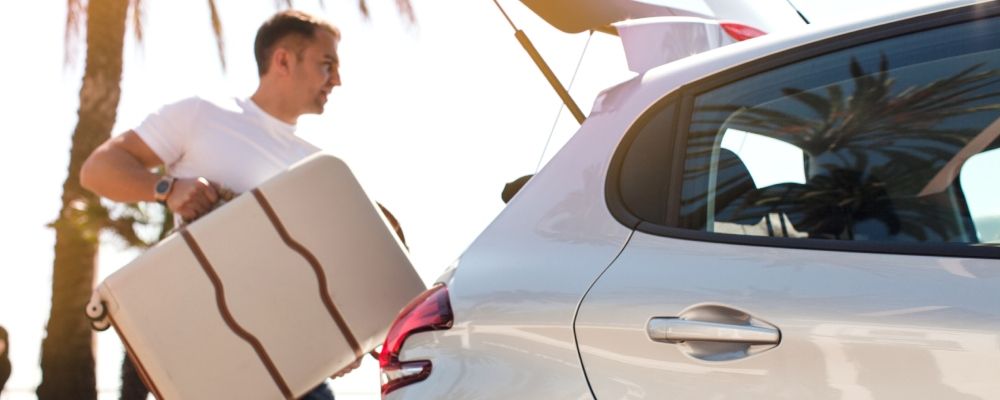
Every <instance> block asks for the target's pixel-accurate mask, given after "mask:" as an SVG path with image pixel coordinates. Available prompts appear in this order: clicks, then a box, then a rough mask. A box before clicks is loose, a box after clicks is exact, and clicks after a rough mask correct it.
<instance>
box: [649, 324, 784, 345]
mask: <svg viewBox="0 0 1000 400" xmlns="http://www.w3.org/2000/svg"><path fill="white" fill-rule="evenodd" d="M646 333H648V334H649V338H650V339H653V340H655V341H659V342H689V341H698V342H723V343H744V344H752V345H757V344H777V343H778V342H779V341H781V333H780V332H779V331H778V330H777V329H775V328H768V327H762V326H753V325H734V324H727V323H719V322H704V321H694V320H687V319H681V318H676V317H658V318H653V319H650V320H649V324H648V325H647V326H646Z"/></svg>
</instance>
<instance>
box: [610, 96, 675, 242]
mask: <svg viewBox="0 0 1000 400" xmlns="http://www.w3.org/2000/svg"><path fill="white" fill-rule="evenodd" d="M676 114H677V104H676V103H675V102H673V101H668V102H666V103H661V105H659V106H657V107H654V108H653V111H652V112H651V113H649V114H647V119H646V120H645V121H639V124H638V125H639V126H640V127H639V128H638V129H639V132H638V133H637V134H636V136H635V141H634V142H632V143H631V145H630V146H629V148H628V153H627V154H626V156H625V158H624V159H623V161H622V167H621V177H620V180H619V185H620V188H621V196H622V202H623V203H624V204H625V207H627V208H628V209H629V211H630V212H632V214H634V215H635V216H637V217H639V218H640V219H642V220H645V221H649V222H653V223H658V224H662V223H665V222H666V216H667V197H668V195H669V192H668V190H669V183H670V182H669V180H670V173H669V171H670V163H671V157H670V154H671V153H672V151H673V148H674V146H673V143H674V141H675V140H676V139H677V136H676V135H675V131H676V126H677V125H676V122H675V121H676Z"/></svg>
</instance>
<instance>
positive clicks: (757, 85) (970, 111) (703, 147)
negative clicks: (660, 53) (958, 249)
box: [637, 18, 1000, 244]
mask: <svg viewBox="0 0 1000 400" xmlns="http://www.w3.org/2000/svg"><path fill="white" fill-rule="evenodd" d="M692 110H693V111H692V113H691V116H690V117H691V119H690V121H691V123H690V126H689V127H688V129H687V131H688V134H687V137H686V144H685V145H684V147H683V149H681V151H680V152H679V153H680V154H683V157H684V170H683V177H682V179H681V182H680V205H679V207H680V209H679V215H678V220H677V225H678V226H679V227H681V228H686V229H691V230H698V231H705V232H715V233H725V234H735V235H750V236H768V237H785V238H800V239H827V240H847V241H893V242H947V243H961V244H1000V206H998V204H1000V198H998V195H1000V189H998V188H1000V184H997V182H998V178H997V175H998V174H1000V152H998V151H994V149H996V148H998V147H1000V20H998V19H997V18H991V19H986V20H979V21H974V22H968V23H964V24H960V25H954V26H949V27H945V28H938V29H934V30H930V31H924V32H920V33H916V34H909V35H905V36H900V37H895V38H891V39H887V40H883V41H879V42H875V43H869V44H866V45H863V46H858V47H855V48H851V49H847V50H842V51H838V52H835V53H830V54H826V55H823V56H820V57H816V58H812V59H809V60H806V61H802V62H798V63H795V64H791V65H787V66H784V67H781V68H779V69H775V70H771V71H768V72H765V73H762V74H758V75H754V76H751V77H749V78H745V79H742V80H739V81H736V82H733V83H730V84H727V85H725V86H722V87H718V88H716V89H713V90H710V91H707V92H704V93H702V94H700V95H697V96H694V99H693V108H692ZM640 140H642V139H641V138H639V139H637V141H640ZM675 154H676V153H675Z"/></svg>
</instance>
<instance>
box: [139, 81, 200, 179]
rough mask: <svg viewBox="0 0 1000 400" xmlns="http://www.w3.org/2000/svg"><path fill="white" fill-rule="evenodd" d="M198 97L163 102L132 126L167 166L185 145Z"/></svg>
mask: <svg viewBox="0 0 1000 400" xmlns="http://www.w3.org/2000/svg"><path fill="white" fill-rule="evenodd" d="M201 102H202V100H201V99H200V98H197V97H193V98H189V99H185V100H181V101H179V102H176V103H172V104H167V105H165V106H163V107H162V108H160V109H159V110H158V111H156V112H154V113H152V114H150V115H149V116H148V117H146V119H145V120H143V121H142V123H141V124H139V126H138V127H136V128H135V129H133V130H134V131H135V133H136V134H138V135H139V138H141V139H142V141H143V142H145V143H146V145H147V146H149V148H150V150H153V153H156V155H157V156H158V157H160V160H161V161H163V163H164V164H165V165H167V166H170V165H173V164H174V163H176V162H177V161H178V160H180V159H181V157H183V156H184V152H185V151H186V149H187V148H188V147H189V145H190V143H191V139H192V137H191V136H192V129H191V128H192V127H193V126H194V121H195V118H196V116H197V113H198V108H199V106H200V105H201Z"/></svg>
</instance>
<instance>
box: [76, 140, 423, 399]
mask: <svg viewBox="0 0 1000 400" xmlns="http://www.w3.org/2000/svg"><path fill="white" fill-rule="evenodd" d="M423 290H424V285H423V283H422V282H421V280H420V278H419V277H418V276H417V274H416V272H415V271H414V269H413V267H412V265H411V264H410V262H409V260H408V259H407V256H406V254H405V252H404V250H403V248H402V246H401V244H400V242H399V241H398V240H397V238H396V237H395V236H394V235H393V234H392V233H391V232H390V228H389V227H388V225H387V223H386V221H385V220H384V219H383V217H382V216H381V215H380V214H379V212H378V211H376V206H375V204H374V203H373V202H372V201H371V200H370V199H369V198H368V197H367V196H366V195H365V193H364V191H363V190H362V189H361V186H360V185H359V184H358V182H357V181H356V180H355V179H354V177H353V175H352V174H351V172H350V170H349V169H348V168H347V165H345V164H344V163H343V162H342V161H340V160H339V159H337V158H335V157H332V156H329V155H324V154H317V155H314V156H312V157H310V158H308V159H306V160H304V161H302V162H300V163H298V164H296V165H295V166H293V167H292V168H290V169H289V170H288V171H286V172H284V173H282V174H280V175H278V176H276V177H275V178H273V179H271V180H269V181H267V182H266V183H264V184H263V185H261V186H260V187H259V188H257V189H254V190H253V191H252V192H250V193H245V194H243V195H241V196H239V197H237V198H235V199H233V200H232V201H231V202H229V203H228V204H226V205H225V206H223V207H221V208H219V209H217V210H215V211H213V212H212V213H210V214H208V215H206V216H204V217H202V218H201V219H199V220H198V221H197V222H195V223H193V224H190V225H188V226H186V227H184V228H182V229H180V230H179V231H178V232H175V233H174V234H172V235H170V236H169V237H167V238H166V239H165V240H163V241H162V242H160V243H159V244H157V245H156V246H154V247H152V248H150V249H149V250H148V251H146V252H145V253H144V254H143V255H142V256H140V257H138V258H137V259H136V260H135V261H133V262H131V263H130V264H128V265H127V266H125V267H123V268H122V269H121V270H119V271H117V272H115V273H114V274H112V275H111V276H109V277H108V278H107V279H105V280H104V282H102V283H101V284H100V285H99V286H98V288H97V289H96V290H95V292H94V298H93V300H92V301H91V303H90V304H89V305H88V310H87V313H88V316H90V317H91V319H92V320H93V321H94V325H95V327H97V328H101V327H102V325H103V327H105V328H106V326H107V325H108V324H110V325H112V326H114V328H115V331H117V332H118V334H119V336H121V339H122V342H123V343H124V344H125V346H126V347H127V349H128V351H129V353H130V354H131V356H132V357H133V361H134V362H135V364H136V367H137V368H138V369H139V370H140V373H141V375H142V376H143V379H144V381H145V382H146V384H147V386H148V387H149V388H150V390H151V391H152V392H153V394H154V395H156V397H157V398H159V399H184V400H188V399H282V398H284V399H292V398H297V397H299V396H302V395H304V394H305V393H307V392H308V391H309V390H311V389H312V388H314V387H315V386H316V385H317V384H319V383H320V382H322V381H323V380H324V379H325V378H326V377H328V376H332V375H335V374H337V373H339V372H341V371H342V370H343V369H344V368H345V367H347V366H349V365H350V364H352V363H354V362H355V361H356V360H358V359H359V358H360V357H362V356H363V355H364V354H365V353H367V352H369V351H371V350H372V349H374V348H375V347H376V346H377V345H379V344H381V342H382V340H383V339H384V337H385V335H386V332H387V330H388V328H389V325H390V324H391V323H392V320H393V319H394V318H395V317H396V314H397V313H398V312H399V311H400V309H401V308H403V306H405V305H406V303H407V302H409V300H410V299H411V298H413V297H414V296H416V295H417V294H419V293H420V292H422V291H423Z"/></svg>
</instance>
